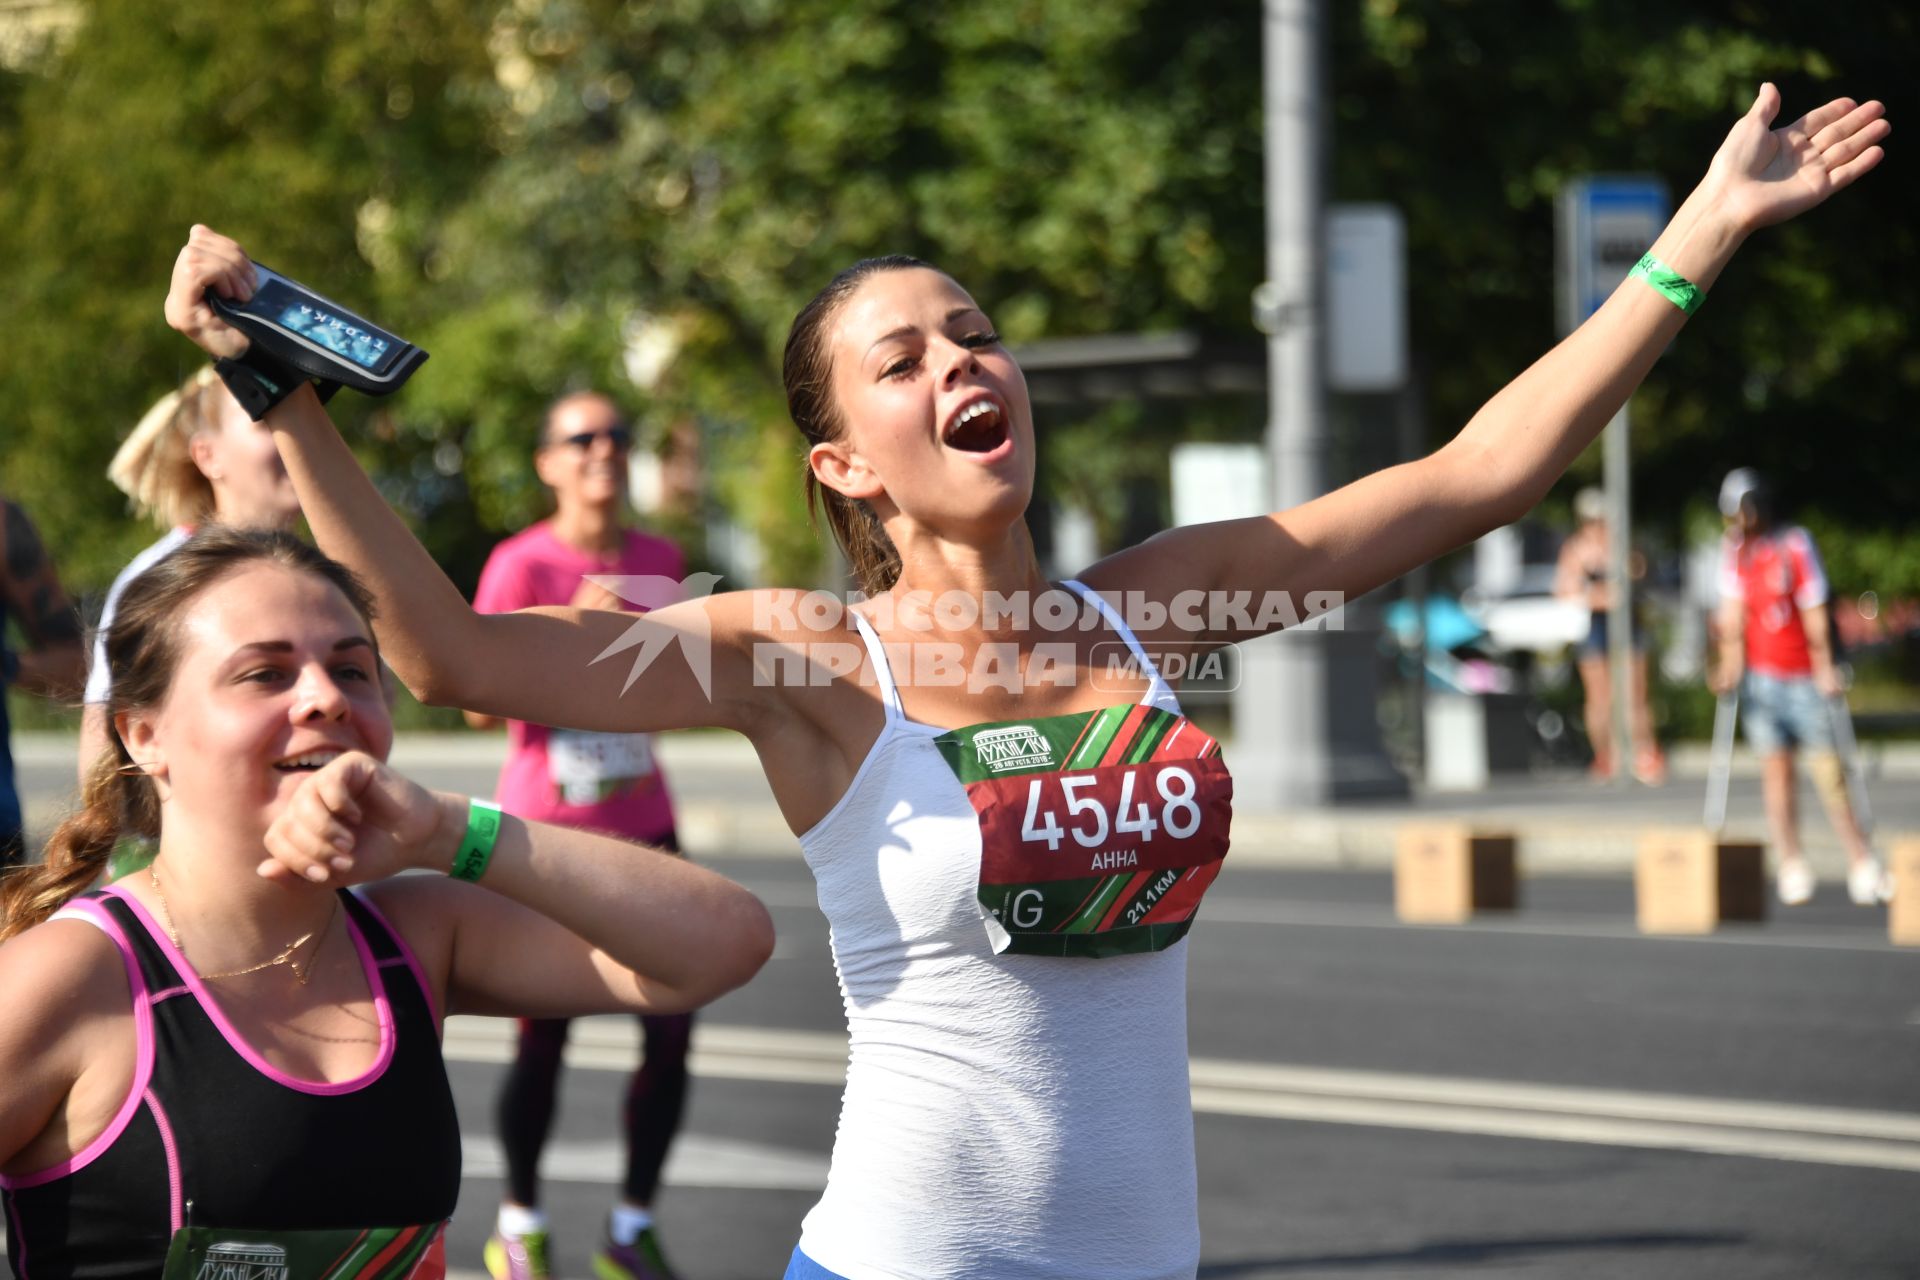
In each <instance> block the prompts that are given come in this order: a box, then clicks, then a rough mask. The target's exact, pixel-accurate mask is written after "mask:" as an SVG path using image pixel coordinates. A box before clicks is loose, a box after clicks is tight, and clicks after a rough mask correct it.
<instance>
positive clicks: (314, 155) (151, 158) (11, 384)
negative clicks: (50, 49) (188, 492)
mask: <svg viewBox="0 0 1920 1280" xmlns="http://www.w3.org/2000/svg"><path fill="white" fill-rule="evenodd" d="M470 9H471V6H468V5H465V4H463V3H460V0H276V2H275V3H273V4H261V5H255V4H241V3H232V2H228V0H218V2H216V0H208V2H206V3H194V4H181V5H156V4H152V3H148V2H146V0H93V2H91V3H87V4H85V5H84V6H82V10H81V11H82V13H83V15H84V16H83V19H82V22H81V24H80V26H79V29H78V31H77V32H76V33H75V35H74V37H73V38H72V39H71V41H70V42H68V43H67V45H66V48H65V51H64V52H61V53H58V54H56V55H54V56H53V57H52V59H51V61H50V62H47V63H44V64H39V65H30V66H28V67H25V68H21V69H18V70H16V71H13V72H8V73H0V74H3V75H4V80H0V84H4V88H0V104H4V107H0V112H3V113H0V121H4V123H5V125H6V128H5V132H4V134H3V135H0V171H3V172H5V173H6V174H7V180H6V183H5V185H4V188H0V261H5V263H6V264H7V266H6V270H5V272H4V273H0V315H4V316H5V317H6V322H5V331H6V341H5V342H4V343H3V344H0V386H4V387H6V389H7V404H6V408H5V414H6V417H5V421H4V425H3V426H0V487H4V489H5V490H6V491H7V492H9V493H11V494H13V495H14V496H16V497H19V498H20V499H21V500H22V501H23V502H25V503H26V504H27V505H28V506H29V507H30V509H31V510H32V511H33V513H34V516H35V518H36V520H38V521H39V522H40V524H41V527H42V528H43V530H45V532H46V535H47V537H48V540H49V542H50V544H51V545H52V546H54V547H55V548H56V549H57V550H58V553H59V555H60V558H61V561H62V566H63V569H64V571H65V572H66V574H67V576H68V577H69V578H70V579H71V580H73V581H74V582H76V583H78V584H82V585H87V586H99V585H101V584H103V583H104V581H105V580H106V579H107V578H109V577H111V575H112V574H113V573H114V572H115V571H117V569H118V568H119V566H120V565H121V564H123V563H124V562H125V559H126V557H127V555H128V554H129V553H130V552H131V551H132V550H133V549H135V548H137V547H138V546H140V545H142V543H143V542H145V541H150V540H151V537H152V531H151V530H148V529H141V528H138V527H136V526H135V525H134V524H133V523H132V522H131V521H129V520H127V519H126V518H125V506H124V502H123V500H122V499H121V496H120V494H119V493H117V492H116V491H114V490H113V489H112V488H111V486H109V485H108V484H107V483H106V481H105V479H104V476H105V471H106V465H107V461H108V459H109V458H111V457H112V455H113V450H114V448H115V446H116V444H117V442H118V440H119V439H120V438H121V437H122V436H123V435H124V434H125V433H126V431H127V429H128V428H129V427H131V426H132V424H133V423H134V421H135V420H136V419H138V417H139V416H140V414H141V412H142V411H143V410H144V409H145V408H146V406H147V405H149V404H151V403H152V402H153V401H154V400H155V399H156V398H158V397H159V396H160V395H161V394H162V393H163V392H165V391H166V390H167V389H168V388H169V387H170V386H172V385H173V384H174V383H175V382H176V381H177V379H178V378H179V377H181V376H182V375H184V374H185V373H187V372H189V371H191V369H192V368H193V367H194V366H195V364H196V363H197V362H198V360H197V353H196V352H194V351H192V350H191V348H189V347H188V346H187V345H186V344H185V343H183V342H182V341H181V339H180V338H179V337H178V336H177V335H175V334H173V333H172V332H170V331H169V330H167V328H166V327H165V325H164V323H163V321H162V320H161V318H160V303H161V299H162V297H163V296H164V294H165V289H166V281H167V277H168V274H169V273H170V271H171V268H172V263H173V257H174V254H175V253H176V252H177V251H178V250H179V248H180V246H181V245H182V244H183V243H185V240H186V233H187V228H188V227H189V226H190V225H191V224H192V223H195V222H205V223H208V224H210V225H212V226H215V227H218V228H220V229H222V230H224V231H227V232H229V233H230V234H233V235H235V236H237V237H239V238H240V239H241V240H242V242H243V243H247V244H251V245H257V246H259V248H258V252H259V253H260V255H261V257H262V258H263V259H264V260H266V261H267V262H269V263H271V264H273V265H274V266H275V267H278V268H280V269H282V270H284V271H286V272H288V273H289V274H292V275H295V276H298V277H302V278H305V279H309V280H312V281H314V282H315V283H316V284H317V285H318V286H319V287H321V288H323V289H324V290H325V291H327V292H329V293H332V294H335V295H337V296H339V297H340V298H342V299H343V300H353V301H357V302H361V303H363V304H364V305H367V306H369V307H370V308H375V307H376V304H377V309H376V314H379V315H381V316H382V317H383V318H388V319H389V322H390V323H393V324H395V325H396V326H398V327H401V328H402V330H403V331H405V326H406V324H407V323H408V322H409V320H410V318H411V317H413V316H417V315H418V314H419V310H418V309H419V308H420V306H422V305H423V303H425V302H426V301H427V300H426V298H425V297H424V292H425V291H424V290H423V288H422V285H423V283H424V277H423V273H422V267H421V264H420V263H419V262H418V261H408V260H400V259H396V260H391V261H382V260H381V259H379V258H378V257H377V256H375V255H369V254H368V253H366V252H365V251H364V245H363V241H364V240H365V239H366V238H367V236H368V228H367V226H366V225H365V224H366V222H367V221H368V218H367V216H366V215H367V213H368V211H369V210H370V209H371V210H376V211H377V210H380V209H383V208H384V209H385V210H387V211H389V213H388V216H390V217H391V218H393V219H395V220H399V221H403V222H404V221H407V220H414V221H419V222H425V221H429V220H431V218H432V217H433V216H434V213H433V211H434V210H436V209H438V208H443V207H445V206H447V205H449V204H451V203H453V202H455V201H456V200H457V198H458V197H459V195H460V193H461V192H462V190H463V189H464V188H465V186H466V185H467V184H468V183H469V182H470V181H471V180H472V178H473V176H474V174H475V173H476V171H477V170H479V169H480V168H481V167H482V166H484V164H485V162H486V159H487V151H486V132H485V127H486V116H485V115H484V113H482V112H480V111H479V110H478V109H477V108H476V107H475V106H474V105H472V102H471V99H472V85H473V82H474V80H475V79H476V78H483V77H486V76H488V75H489V74H490V65H489V63H488V61H487V59H486V55H485V46H484V42H483V40H482V38H481V37H482V36H483V35H484V27H482V28H481V29H480V30H479V31H478V32H477V33H476V30H475V27H474V23H473V14H472V13H471V12H470ZM376 264H378V266H384V267H387V268H388V269H389V270H388V271H386V272H385V273H383V272H381V271H380V270H378V269H377V267H376ZM383 274H384V276H386V277H389V278H383ZM339 403H340V404H341V406H342V407H343V408H344V409H345V410H346V411H347V412H348V413H349V414H353V413H356V412H358V413H362V414H363V413H364V411H365V407H364V405H359V406H356V405H354V404H353V403H352V398H351V397H342V399H341V401H340V402H339ZM356 425H357V423H356ZM357 434H362V433H357ZM375 456H378V455H377V454H376V455H375Z"/></svg>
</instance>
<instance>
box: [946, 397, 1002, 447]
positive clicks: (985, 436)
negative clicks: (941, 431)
mask: <svg viewBox="0 0 1920 1280" xmlns="http://www.w3.org/2000/svg"><path fill="white" fill-rule="evenodd" d="M1006 441H1007V415H1006V414H1004V413H1002V412H1001V411H1000V406H999V405H998V404H996V403H995V402H994V401H993V400H992V399H990V398H988V397H986V396H982V397H981V398H980V399H978V400H975V401H973V402H972V403H971V404H968V405H967V406H966V407H965V408H964V409H962V410H960V412H959V413H956V414H955V415H954V416H953V421H952V423H951V424H949V425H948V427H947V434H946V438H945V439H944V440H943V441H942V442H941V443H943V444H945V445H946V446H947V447H948V448H950V449H958V450H960V451H961V452H962V453H992V452H993V451H994V450H995V449H998V448H999V447H1000V446H1001V445H1003V444H1005V443H1006Z"/></svg>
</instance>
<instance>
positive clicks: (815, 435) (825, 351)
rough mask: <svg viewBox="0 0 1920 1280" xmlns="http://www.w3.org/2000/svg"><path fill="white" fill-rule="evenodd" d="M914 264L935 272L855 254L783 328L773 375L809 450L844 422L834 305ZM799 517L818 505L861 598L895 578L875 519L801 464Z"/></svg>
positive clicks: (895, 556) (890, 551) (900, 256)
mask: <svg viewBox="0 0 1920 1280" xmlns="http://www.w3.org/2000/svg"><path fill="white" fill-rule="evenodd" d="M916 268H921V269H925V270H929V271H932V270H938V268H936V267H934V266H932V264H930V263H926V262H922V261H921V260H920V259H919V258H913V257H909V256H907V255H906V254H904V253H893V254H888V255H886V256H885V257H879V258H862V259H861V260H860V261H858V262H856V263H854V264H853V265H852V266H850V267H848V268H847V269H846V270H844V271H842V272H841V273H840V274H839V275H837V276H835V277H834V278H833V279H832V280H829V281H828V282H827V287H826V288H824V289H822V290H820V292H819V293H816V294H814V295H813V300H812V301H811V302H809V303H807V305H806V306H804V307H802V308H800V314H799V315H797V316H795V317H794V318H793V327H792V328H791V329H789V330H788V331H787V349H786V354H785V357H784V358H783V359H782V361H781V367H780V372H781V376H782V378H783V380H784V381H785V383H786V388H787V413H788V414H789V415H790V416H791V417H792V418H793V425H794V426H796V427H798V428H800V434H801V435H803V436H805V437H806V438H807V444H808V446H809V447H811V446H813V445H816V444H822V443H826V442H831V441H836V440H838V439H840V437H841V435H842V434H844V433H845V431H846V429H847V424H846V421H845V419H844V418H843V417H842V416H841V414H840V410H839V406H838V405H837V404H836V403H835V402H834V398H833V353H832V351H831V350H829V348H828V340H827V335H828V329H829V327H830V326H831V324H832V322H833V318H834V316H836V315H837V314H839V311H840V308H841V307H842V306H844V305H846V301H847V299H848V298H850V297H852V296H853V294H854V292H855V291H856V290H857V289H859V287H860V286H861V285H862V284H864V283H866V281H867V279H868V278H869V277H871V276H876V275H879V274H880V273H881V272H883V271H910V270H914V269H916ZM806 486H807V514H808V515H809V516H811V517H813V518H814V519H816V520H817V519H818V518H819V514H820V511H821V509H822V508H825V511H826V517H827V527H828V528H830V529H832V530H833V538H834V541H835V542H837V543H839V544H840V549H841V550H842V551H844V552H846V554H847V559H848V560H849V561H851V562H852V564H853V576H854V580H855V581H856V582H858V583H859V584H860V589H861V590H862V591H864V592H866V593H867V594H868V595H870V596H873V595H879V594H880V593H881V592H883V591H886V590H888V589H889V588H891V587H892V586H893V584H894V583H895V582H896V581H897V580H898V579H899V577H900V553H899V551H898V550H897V549H896V548H895V547H894V545H893V540H892V539H891V538H889V537H887V531H886V529H884V528H883V527H882V526H881V524H880V517H879V516H877V515H875V514H874V512H873V508H872V507H870V506H868V505H867V504H866V503H865V502H863V501H861V500H860V499H858V498H849V497H848V496H847V495H846V494H844V493H841V492H839V491H838V490H835V489H832V488H830V487H828V486H826V485H822V484H821V483H820V480H819V477H817V476H815V475H814V474H813V468H812V467H811V466H809V467H808V468H807V469H806Z"/></svg>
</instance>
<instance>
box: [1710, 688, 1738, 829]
mask: <svg viewBox="0 0 1920 1280" xmlns="http://www.w3.org/2000/svg"><path fill="white" fill-rule="evenodd" d="M1739 719H1740V691H1739V690H1738V689H1731V690H1729V691H1727V692H1726V693H1723V694H1721V695H1720V696H1719V698H1718V699H1716V700H1715V701H1714V704H1713V759H1712V760H1711V761H1709V762H1708V764H1707V812H1706V823H1707V830H1709V831H1711V832H1713V833H1714V834H1715V835H1718V834H1720V831H1721V829H1722V828H1724V827H1725V826H1726V825H1727V782H1728V780H1729V779H1730V778H1731V777H1732V776H1733V728H1734V722H1735V721H1737V720H1739Z"/></svg>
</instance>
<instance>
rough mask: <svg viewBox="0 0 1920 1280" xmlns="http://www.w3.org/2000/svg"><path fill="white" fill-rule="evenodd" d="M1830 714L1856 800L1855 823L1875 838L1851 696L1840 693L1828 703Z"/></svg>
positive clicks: (1835, 740) (1852, 794)
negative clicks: (1849, 701)
mask: <svg viewBox="0 0 1920 1280" xmlns="http://www.w3.org/2000/svg"><path fill="white" fill-rule="evenodd" d="M1827 712H1828V714H1829V715H1831V716H1832V717H1833V742H1834V745H1835V746H1836V747H1838V748H1839V749H1840V767H1841V768H1842V769H1844V770H1846V773H1847V794H1848V795H1849V796H1851V797H1852V798H1853V820H1854V821H1855V822H1857V823H1859V824H1860V833H1861V834H1862V835H1869V836H1870V835H1872V834H1873V806H1872V805H1871V804H1869V803H1867V774H1866V770H1865V769H1864V768H1862V767H1861V764H1860V743H1859V742H1858V741H1857V740H1856V739H1855V738H1854V736H1853V712H1851V711H1849V710H1848V709H1847V695H1846V694H1844V693H1836V694H1834V695H1833V696H1832V697H1831V698H1828V699H1827Z"/></svg>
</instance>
